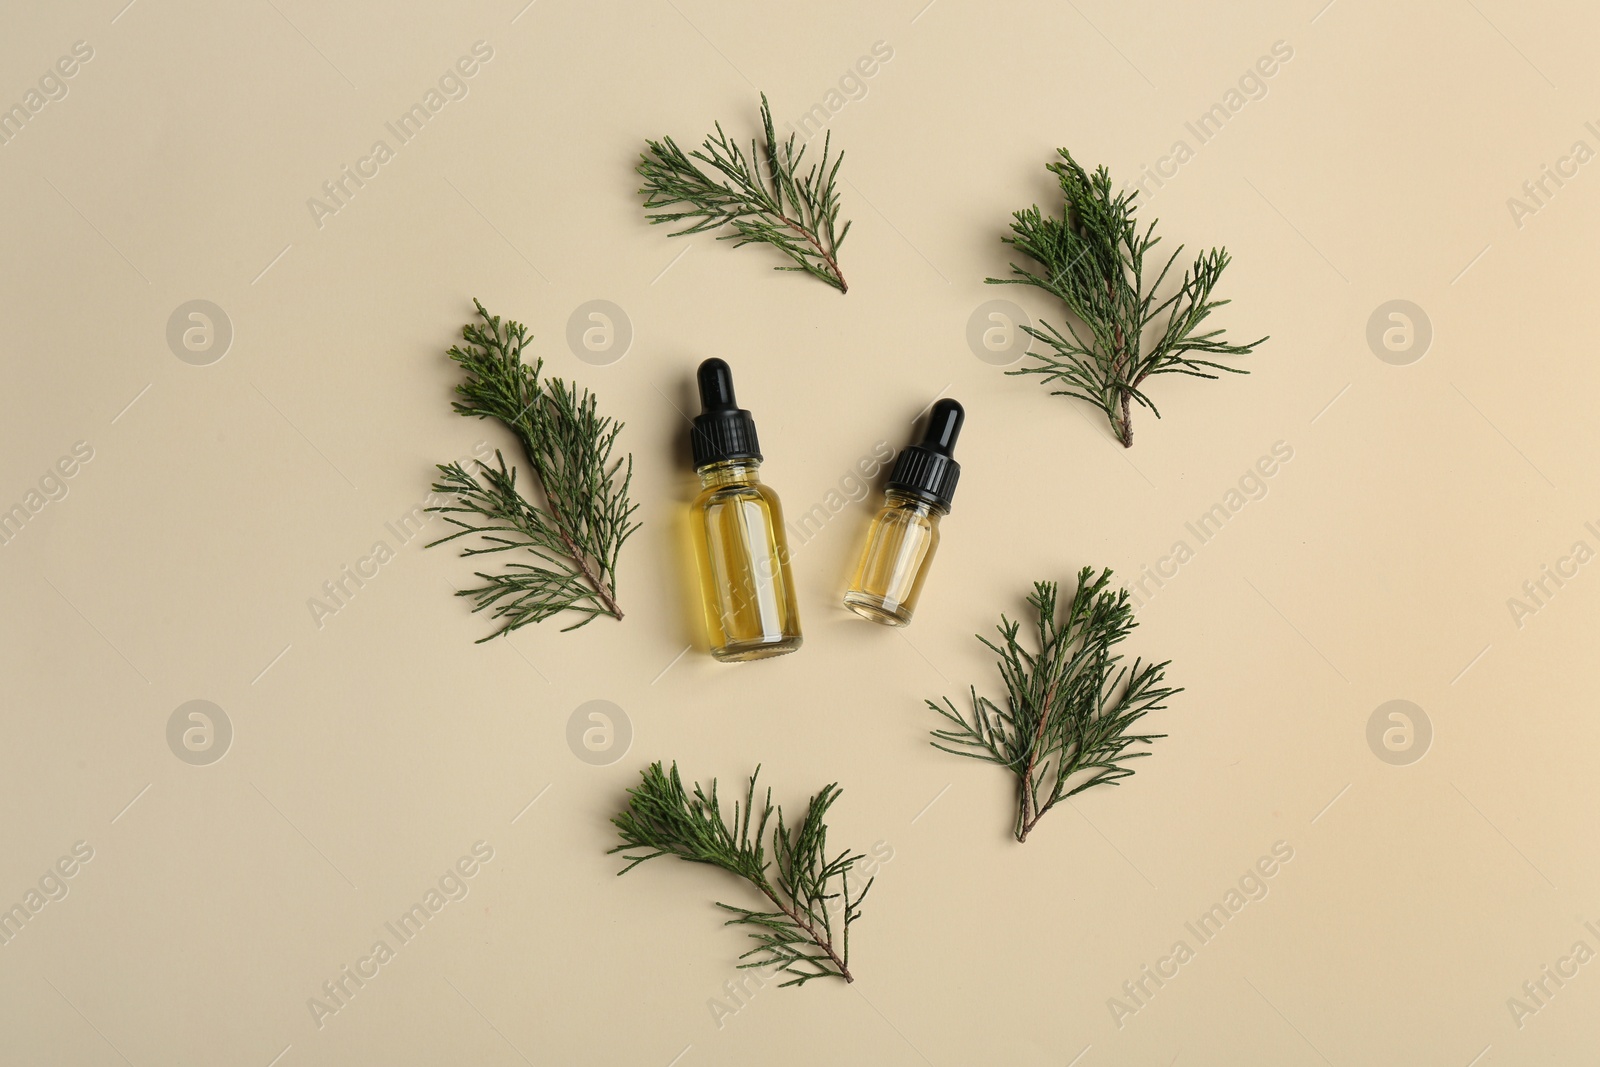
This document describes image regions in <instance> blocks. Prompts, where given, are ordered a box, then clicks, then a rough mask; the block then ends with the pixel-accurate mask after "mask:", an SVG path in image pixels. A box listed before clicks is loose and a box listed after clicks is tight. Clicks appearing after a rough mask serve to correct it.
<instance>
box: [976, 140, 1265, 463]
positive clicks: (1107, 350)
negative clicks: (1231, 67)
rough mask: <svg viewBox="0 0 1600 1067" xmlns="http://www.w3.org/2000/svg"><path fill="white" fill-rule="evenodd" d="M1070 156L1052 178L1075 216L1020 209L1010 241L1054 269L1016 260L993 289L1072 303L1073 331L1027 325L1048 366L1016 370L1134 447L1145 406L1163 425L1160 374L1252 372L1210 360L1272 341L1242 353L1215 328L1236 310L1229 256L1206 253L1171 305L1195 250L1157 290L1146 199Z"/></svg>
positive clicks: (1159, 276) (1159, 277)
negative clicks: (1141, 203)
mask: <svg viewBox="0 0 1600 1067" xmlns="http://www.w3.org/2000/svg"><path fill="white" fill-rule="evenodd" d="M1059 154H1060V157H1061V158H1060V159H1059V160H1057V161H1056V162H1054V163H1051V164H1049V165H1048V166H1047V168H1046V169H1047V170H1049V171H1050V172H1051V173H1052V174H1054V175H1055V176H1056V180H1057V182H1058V183H1059V185H1060V186H1061V197H1062V201H1063V217H1062V218H1059V219H1058V218H1055V217H1054V216H1049V215H1045V214H1044V213H1043V212H1041V211H1040V210H1039V208H1038V207H1037V206H1035V207H1030V208H1027V209H1026V210H1023V211H1018V212H1016V213H1015V214H1014V215H1013V216H1012V223H1011V233H1012V235H1011V236H1010V237H1006V238H1003V240H1004V241H1005V242H1006V243H1007V244H1009V245H1012V246H1014V247H1015V248H1016V249H1017V250H1018V251H1019V252H1021V253H1023V254H1024V255H1026V256H1028V257H1029V258H1030V259H1032V260H1034V261H1035V262H1037V263H1039V264H1040V265H1041V266H1042V267H1043V268H1044V270H1043V272H1041V273H1035V272H1033V271H1031V270H1028V269H1026V268H1023V267H1019V266H1017V265H1016V264H1015V263H1013V264H1011V272H1012V274H1014V275H1016V277H1012V278H988V279H985V280H986V281H987V282H988V284H990V285H1032V286H1036V287H1038V288H1040V289H1043V290H1044V291H1045V292H1047V293H1049V294H1050V295H1052V296H1054V297H1056V298H1057V299H1058V300H1060V301H1061V302H1062V304H1064V305H1065V307H1066V311H1067V314H1068V316H1069V318H1067V319H1066V320H1065V322H1064V326H1065V332H1064V333H1063V332H1062V330H1060V329H1058V328H1056V327H1055V326H1052V325H1050V324H1049V323H1047V322H1042V321H1041V323H1040V326H1042V327H1043V329H1035V328H1033V327H1024V329H1026V330H1027V332H1028V333H1029V334H1030V335H1031V336H1032V337H1034V338H1035V339H1036V340H1039V341H1042V342H1044V345H1045V350H1044V351H1043V352H1039V353H1035V354H1033V358H1034V359H1036V360H1038V361H1039V362H1038V364H1037V365H1034V366H1028V367H1021V368H1019V369H1017V370H1014V371H1009V372H1008V373H1010V374H1036V375H1039V376H1040V377H1041V378H1042V379H1043V383H1044V384H1046V385H1060V386H1062V388H1060V389H1055V390H1052V395H1056V396H1069V397H1075V398H1077V399H1079V400H1086V401H1088V402H1089V403H1091V404H1093V405H1095V406H1096V407H1098V408H1100V410H1102V411H1104V412H1105V414H1106V418H1107V419H1108V420H1109V421H1110V423H1111V428H1112V431H1113V432H1114V433H1115V434H1116V437H1117V440H1118V441H1120V442H1122V445H1123V447H1125V448H1132V447H1133V422H1132V408H1133V405H1135V404H1137V405H1139V406H1140V407H1145V408H1149V409H1150V411H1151V412H1152V413H1153V414H1155V416H1156V417H1157V418H1160V417H1161V412H1160V411H1159V410H1157V409H1156V406H1155V403H1154V402H1153V401H1152V400H1151V399H1150V397H1149V396H1148V395H1146V393H1145V392H1144V389H1143V388H1141V387H1142V386H1143V384H1144V382H1145V381H1146V380H1147V379H1149V378H1151V377H1153V376H1155V375H1158V374H1187V375H1190V376H1192V377H1196V378H1216V377H1218V376H1219V375H1220V374H1221V373H1228V374H1247V373H1249V372H1248V371H1245V370H1242V369H1240V368H1238V367H1230V366H1227V365H1225V364H1222V363H1218V362H1216V361H1215V360H1213V359H1209V358H1204V357H1210V356H1242V355H1248V354H1249V353H1250V352H1251V351H1253V350H1254V349H1255V348H1256V346H1257V345H1259V344H1261V343H1262V342H1263V341H1265V340H1267V338H1265V337H1262V338H1260V339H1258V340H1255V341H1251V342H1249V343H1248V344H1242V345H1236V344H1230V343H1228V342H1227V341H1225V340H1223V331H1222V330H1221V329H1205V328H1204V327H1205V324H1206V320H1207V319H1208V318H1210V316H1211V313H1212V312H1213V311H1215V310H1216V309H1217V308H1220V307H1222V306H1223V305H1225V304H1227V303H1229V301H1227V300H1218V299H1213V298H1212V293H1213V291H1214V290H1215V289H1216V286H1217V283H1218V282H1219V281H1221V279H1222V272H1223V271H1224V270H1226V269H1227V266H1228V263H1229V262H1230V259H1229V256H1228V253H1227V250H1226V249H1220V248H1213V249H1211V250H1210V251H1208V252H1203V253H1201V254H1200V255H1199V256H1196V257H1195V260H1194V262H1193V263H1192V264H1191V265H1190V266H1189V267H1187V268H1186V269H1185V270H1184V272H1183V279H1182V281H1181V282H1180V283H1179V284H1178V288H1177V290H1176V291H1175V292H1173V293H1171V294H1170V295H1169V296H1167V297H1165V298H1159V297H1158V293H1159V291H1160V290H1161V288H1162V285H1163V283H1164V282H1165V281H1166V279H1167V276H1168V274H1169V273H1170V272H1171V270H1172V267H1173V264H1174V263H1176V262H1177V259H1178V257H1179V256H1180V255H1181V254H1182V253H1183V246H1181V245H1180V246H1179V247H1178V248H1177V249H1176V250H1175V251H1174V252H1173V253H1172V255H1170V256H1168V257H1167V260H1166V262H1165V264H1163V265H1162V267H1161V269H1160V270H1159V271H1158V272H1157V273H1156V275H1155V278H1154V279H1153V280H1148V284H1147V279H1146V276H1145V256H1146V254H1147V253H1149V252H1150V250H1151V249H1153V248H1154V247H1155V246H1156V245H1157V244H1159V243H1160V242H1161V238H1159V237H1157V236H1155V227H1156V224H1155V222H1151V223H1150V225H1149V226H1146V227H1144V228H1143V229H1140V227H1139V224H1138V222H1137V220H1136V219H1135V218H1134V206H1133V201H1134V198H1135V196H1137V193H1136V191H1134V190H1124V191H1123V192H1120V193H1113V192H1112V190H1111V176H1110V174H1109V173H1108V172H1107V171H1106V168H1105V167H1100V168H1098V169H1097V170H1095V172H1094V173H1093V174H1092V175H1091V174H1089V173H1088V172H1087V171H1085V170H1084V169H1083V167H1082V166H1080V165H1079V164H1078V162H1077V161H1076V160H1075V159H1073V158H1072V154H1071V153H1070V152H1068V151H1067V150H1066V149H1065V148H1063V149H1060V150H1059Z"/></svg>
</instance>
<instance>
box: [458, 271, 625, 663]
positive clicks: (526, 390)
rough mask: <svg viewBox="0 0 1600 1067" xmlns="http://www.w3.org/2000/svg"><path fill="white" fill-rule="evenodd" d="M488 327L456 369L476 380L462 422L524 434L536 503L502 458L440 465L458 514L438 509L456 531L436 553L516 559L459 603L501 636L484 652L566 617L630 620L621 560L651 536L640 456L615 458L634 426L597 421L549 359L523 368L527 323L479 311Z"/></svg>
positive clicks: (472, 328) (470, 335) (585, 394)
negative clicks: (635, 498) (637, 474)
mask: <svg viewBox="0 0 1600 1067" xmlns="http://www.w3.org/2000/svg"><path fill="white" fill-rule="evenodd" d="M473 304H474V305H475V306H476V307H477V309H478V315H479V317H480V318H481V319H482V320H483V321H482V322H481V323H468V324H467V325H466V326H465V327H464V328H463V329H462V331H461V336H462V339H463V340H464V341H465V342H466V344H465V345H455V346H452V347H451V349H450V358H451V359H453V360H455V361H456V362H457V363H459V364H461V366H462V368H463V369H464V370H465V371H466V372H467V378H466V381H464V382H462V383H461V384H459V385H457V386H456V396H457V398H458V399H457V400H456V401H455V403H454V407H455V410H456V412H457V413H458V414H461V415H468V416H475V417H477V418H489V419H495V420H497V421H498V422H500V423H502V424H503V425H504V426H505V427H506V428H507V429H509V430H510V431H511V432H512V433H513V434H515V435H516V437H517V439H518V440H520V441H521V442H522V447H523V451H524V452H525V453H526V454H527V457H528V462H529V466H530V467H531V469H532V472H533V474H532V477H531V478H530V479H529V480H530V481H531V482H532V483H533V485H532V487H531V489H532V492H533V493H534V494H536V497H537V500H535V499H532V498H530V497H529V496H525V495H523V493H522V492H521V491H520V490H519V489H518V488H517V471H516V469H515V468H513V467H508V466H507V465H506V460H505V457H504V456H502V455H501V454H500V452H499V451H498V450H496V451H495V462H496V464H497V465H496V466H494V467H491V466H489V465H488V464H486V463H479V464H477V470H476V471H469V470H467V469H466V468H465V467H463V466H462V465H461V464H459V463H449V464H443V463H441V464H439V481H438V482H437V483H435V485H434V487H433V491H434V492H435V493H440V494H445V495H447V496H449V497H450V498H451V499H450V503H447V504H442V505H439V506H437V507H431V508H429V509H428V510H429V511H433V512H437V513H439V514H441V515H443V516H444V517H445V521H447V522H448V523H450V525H451V526H454V527H456V529H455V532H453V533H450V534H447V535H446V536H444V537H441V538H439V539H438V540H437V541H434V542H432V543H431V544H430V545H429V547H430V548H431V547H432V546H433V545H438V544H443V543H444V542H446V541H454V540H455V539H456V538H458V537H466V536H468V535H471V534H476V535H478V541H477V542H476V543H475V544H472V545H471V546H470V547H468V548H465V549H463V550H462V553H461V554H462V555H463V556H481V555H489V554H493V553H500V552H510V553H514V554H515V556H516V558H515V559H513V560H511V561H510V562H507V563H506V565H505V568H504V570H502V571H501V572H500V573H498V574H486V573H484V572H482V571H479V572H477V576H478V578H480V579H481V580H482V582H483V584H482V585H478V586H475V587H473V588H470V589H463V590H461V591H460V593H459V594H458V595H460V596H465V597H471V598H473V599H474V600H475V601H476V605H475V606H474V607H473V609H472V610H473V611H484V610H487V611H489V613H490V616H491V618H494V619H496V620H498V621H499V623H500V628H499V629H498V630H496V631H495V632H494V633H492V634H490V635H489V636H488V637H484V638H480V639H479V642H480V643H482V642H483V641H487V640H489V639H490V638H493V637H499V636H500V635H502V634H506V633H510V632H511V631H512V630H515V629H517V628H518V627H519V626H525V625H527V624H528V623H530V622H543V621H544V620H545V619H549V618H553V617H555V616H557V615H561V614H562V613H564V612H571V613H574V614H575V615H576V616H577V619H576V621H574V622H573V623H572V624H571V625H570V626H567V627H564V630H573V629H576V628H577V627H579V626H583V625H585V624H587V623H589V622H592V621H594V619H595V617H596V616H599V615H609V616H611V617H612V618H615V619H621V618H622V609H621V608H620V607H618V606H617V597H616V588H617V584H616V581H617V577H616V576H617V556H618V554H619V553H620V552H621V551H622V545H623V543H624V542H625V541H627V539H628V537H629V536H630V535H632V533H633V532H634V531H635V530H637V529H638V528H639V524H638V523H636V522H633V521H631V520H632V518H633V513H634V512H635V511H637V510H638V505H636V504H632V503H630V502H629V500H628V486H629V484H630V482H631V481H632V479H633V456H632V455H631V454H630V455H628V456H627V458H626V459H618V460H614V459H612V450H613V448H614V447H615V445H616V440H617V434H618V433H619V432H620V431H621V430H622V423H620V422H615V421H613V420H612V419H610V418H609V417H607V416H603V415H601V414H599V413H598V411H596V406H595V398H594V397H593V396H592V395H590V393H589V391H588V390H587V389H583V390H580V389H578V388H577V387H576V386H569V385H568V384H567V383H566V382H564V381H562V380H561V379H560V378H543V379H541V378H540V376H539V375H540V372H541V371H542V370H543V368H544V360H542V359H540V360H535V361H534V364H533V366H531V367H530V366H528V365H527V364H526V363H524V362H523V361H522V349H523V347H524V346H525V345H526V344H527V342H528V332H527V328H526V327H524V326H523V325H522V323H520V322H514V321H506V322H504V323H502V322H501V321H500V317H499V316H498V315H490V314H489V312H488V311H487V310H485V308H484V306H483V305H482V304H480V303H478V301H476V300H474V301H473Z"/></svg>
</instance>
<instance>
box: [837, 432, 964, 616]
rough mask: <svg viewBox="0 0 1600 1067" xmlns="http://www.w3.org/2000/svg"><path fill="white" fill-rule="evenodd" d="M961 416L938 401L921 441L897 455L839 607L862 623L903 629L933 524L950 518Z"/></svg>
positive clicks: (934, 541)
mask: <svg viewBox="0 0 1600 1067" xmlns="http://www.w3.org/2000/svg"><path fill="white" fill-rule="evenodd" d="M965 420H966V412H965V411H963V410H962V408H961V405H960V404H958V403H956V402H955V401H954V400H940V401H939V402H938V403H936V404H934V405H933V408H932V410H931V411H930V412H929V413H928V424H927V427H926V428H925V429H924V430H923V433H922V440H921V441H920V442H919V443H917V444H914V445H912V446H911V447H909V448H907V449H906V450H905V451H903V452H901V453H900V458H899V459H897V460H896V461H895V465H894V470H893V471H892V472H890V475H889V482H888V485H887V486H886V488H885V491H884V496H883V507H882V508H881V509H880V510H879V511H878V516H877V518H875V519H873V520H872V529H871V530H870V531H869V532H868V534H867V546H866V548H865V549H863V550H862V553H861V562H860V563H858V564H857V565H856V574H855V579H854V580H853V581H851V583H850V590H849V592H847V593H845V595H844V605H845V607H847V608H849V609H850V610H851V611H853V612H855V613H856V614H857V615H860V616H861V617H862V618H864V619H871V620H872V621H873V622H881V623H883V624H884V625H885V626H905V625H907V624H908V623H910V622H911V615H912V613H913V612H915V611H916V610H917V599H918V598H919V597H920V596H921V595H922V584H923V582H924V581H926V580H927V577H928V567H929V565H930V564H931V563H932V562H933V553H934V550H935V549H937V548H938V547H939V520H940V519H942V518H944V517H945V516H946V515H948V514H950V503H951V500H952V499H953V498H954V496H955V491H956V481H957V479H959V478H960V477H961V464H959V463H957V462H956V461H955V459H954V457H953V453H954V452H955V447H956V438H957V437H959V436H961V424H962V423H963V422H964V421H965Z"/></svg>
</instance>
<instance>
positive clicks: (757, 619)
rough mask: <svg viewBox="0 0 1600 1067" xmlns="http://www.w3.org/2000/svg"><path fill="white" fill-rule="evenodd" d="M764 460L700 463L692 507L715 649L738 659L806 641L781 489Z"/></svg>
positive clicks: (780, 650) (781, 650) (773, 653)
mask: <svg viewBox="0 0 1600 1067" xmlns="http://www.w3.org/2000/svg"><path fill="white" fill-rule="evenodd" d="M759 469H760V464H759V463H755V462H753V461H749V460H727V461H724V462H721V463H712V464H708V465H707V466H705V467H702V468H700V470H699V472H698V473H699V475H700V484H701V486H702V488H701V491H700V495H699V496H698V497H696V498H695V501H694V504H693V505H692V511H691V529H692V539H693V541H694V546H695V554H696V556H698V557H699V565H700V594H701V599H702V601H703V603H704V605H705V615H706V634H707V637H708V638H709V639H710V642H711V654H712V655H713V656H715V657H716V658H717V659H719V660H723V661H738V660H751V659H764V658H766V657H768V656H781V655H783V654H784V653H785V652H793V651H794V650H795V649H797V648H799V647H800V642H801V636H800V614H799V611H798V610H797V608H796V604H795V595H794V580H793V578H791V577H790V574H789V545H788V541H787V540H786V539H785V537H784V533H783V510H782V507H781V505H780V504H779V503H778V495H777V494H776V493H774V492H773V491H772V490H771V489H770V488H768V487H767V486H766V485H765V484H763V483H762V482H761V480H760V478H759V476H758V471H759Z"/></svg>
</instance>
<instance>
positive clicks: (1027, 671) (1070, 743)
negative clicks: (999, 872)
mask: <svg viewBox="0 0 1600 1067" xmlns="http://www.w3.org/2000/svg"><path fill="white" fill-rule="evenodd" d="M1110 582H1111V571H1110V570H1109V569H1107V570H1104V571H1102V572H1101V573H1100V575H1099V577H1094V568H1092V567H1085V568H1083V569H1082V570H1081V571H1079V572H1078V588H1077V592H1076V593H1074V594H1073V596H1072V599H1071V600H1070V601H1069V602H1067V603H1066V604H1065V605H1064V606H1063V605H1059V604H1058V596H1057V587H1056V583H1055V582H1035V583H1034V587H1033V594H1032V595H1031V596H1029V597H1028V603H1029V605H1031V606H1032V607H1033V609H1034V611H1035V612H1036V613H1037V616H1038V618H1037V624H1036V627H1035V633H1034V636H1035V638H1036V640H1037V645H1038V651H1036V652H1030V651H1029V650H1028V649H1027V648H1025V647H1023V643H1022V641H1021V640H1020V638H1019V635H1020V633H1021V630H1022V624H1021V623H1019V622H1016V621H1014V620H1012V619H1008V618H1006V617H1005V616H1004V615H1001V616H1000V626H999V627H998V629H999V634H1000V640H999V641H998V642H995V641H991V640H989V639H988V638H986V637H983V636H982V635H979V636H978V640H980V641H982V642H983V644H984V645H986V646H987V647H988V648H989V649H990V650H991V651H992V652H994V653H995V654H996V655H998V656H999V657H1000V660H999V669H1000V678H1001V681H1002V682H1004V684H1005V689H1006V695H1005V699H1004V704H1003V705H1002V704H998V703H996V702H995V701H992V700H990V699H989V698H988V697H986V696H979V695H978V691H977V688H976V687H973V688H972V689H971V690H970V696H971V703H972V711H971V714H970V715H968V714H967V713H965V712H962V711H958V710H957V709H956V706H955V704H954V703H952V702H951V700H950V698H949V697H945V698H944V700H943V701H942V702H935V701H932V700H930V701H928V702H927V704H928V707H930V708H932V709H933V710H934V711H936V712H938V713H939V714H940V715H941V716H943V717H944V718H945V719H946V720H948V721H949V723H950V724H951V725H949V726H947V727H945V728H944V729H940V730H934V731H933V737H934V741H933V747H935V748H937V749H940V750H941V751H944V752H951V753H954V754H955V755H958V756H969V757H972V758H974V759H980V760H984V761H987V762H989V763H998V764H1000V765H1002V766H1004V767H1006V768H1008V769H1010V771H1011V772H1012V773H1013V774H1015V775H1016V776H1017V814H1016V820H1015V822H1014V824H1013V827H1012V829H1013V832H1014V833H1015V835H1016V838H1017V840H1018V841H1026V840H1027V839H1028V834H1029V833H1030V832H1031V831H1032V830H1033V828H1034V826H1035V825H1036V824H1037V823H1038V822H1039V820H1040V819H1041V818H1043V817H1044V815H1045V813H1046V812H1048V811H1049V810H1050V809H1051V808H1053V807H1055V805H1057V804H1059V803H1060V802H1061V801H1063V800H1066V799H1067V798H1068V797H1071V796H1074V795H1076V794H1078V793H1081V792H1083V791H1084V790H1085V789H1091V788H1093V787H1094V786H1097V785H1116V784H1118V783H1119V782H1120V781H1121V780H1122V779H1124V778H1127V777H1128V776H1129V775H1131V774H1133V771H1134V768H1133V767H1131V766H1129V763H1130V762H1131V761H1132V760H1134V759H1137V758H1139V757H1141V756H1148V755H1149V754H1150V753H1149V752H1148V751H1142V750H1141V751H1129V749H1130V748H1131V747H1132V746H1134V745H1149V744H1150V743H1151V742H1153V741H1155V740H1157V739H1158V738H1161V737H1165V736H1166V735H1165V734H1143V733H1135V732H1133V731H1134V728H1135V727H1136V726H1137V725H1138V723H1139V720H1141V719H1142V718H1144V716H1145V715H1146V714H1147V713H1149V712H1152V711H1159V710H1161V709H1162V708H1165V707H1166V704H1165V703H1164V702H1165V701H1166V699H1167V698H1168V697H1170V696H1172V695H1173V694H1175V693H1179V692H1181V691H1182V690H1179V689H1169V688H1166V687H1165V686H1163V685H1162V682H1163V681H1164V680H1165V672H1166V668H1167V665H1168V663H1170V661H1163V662H1161V663H1145V662H1144V661H1143V660H1139V659H1136V660H1134V662H1133V665H1132V666H1131V667H1129V666H1126V665H1124V664H1123V658H1122V656H1121V655H1119V654H1117V653H1115V652H1113V648H1114V647H1115V646H1116V645H1117V644H1119V643H1121V642H1122V641H1123V640H1125V639H1126V638H1127V636H1128V634H1129V633H1131V632H1132V631H1133V629H1134V627H1135V626H1137V625H1138V623H1137V622H1135V621H1134V617H1133V608H1132V606H1131V605H1130V604H1129V602H1128V591H1127V590H1126V589H1118V590H1116V591H1115V592H1113V591H1111V589H1110V588H1109V584H1110Z"/></svg>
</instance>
